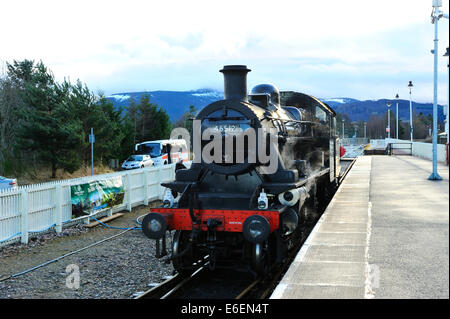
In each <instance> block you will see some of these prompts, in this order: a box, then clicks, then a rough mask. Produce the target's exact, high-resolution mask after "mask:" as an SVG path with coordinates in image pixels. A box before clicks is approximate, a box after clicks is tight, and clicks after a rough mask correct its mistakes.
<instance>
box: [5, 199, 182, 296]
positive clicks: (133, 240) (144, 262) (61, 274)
mask: <svg viewBox="0 0 450 319" xmlns="http://www.w3.org/2000/svg"><path fill="white" fill-rule="evenodd" d="M156 204H158V203H152V204H151V205H150V206H139V207H135V208H133V210H132V211H131V212H126V213H125V215H124V216H122V217H119V218H117V219H115V220H113V221H111V222H109V223H108V224H109V225H111V226H117V227H135V226H136V223H135V220H136V218H137V217H138V216H140V215H143V214H145V213H147V212H148V209H149V207H151V206H156ZM122 231H123V230H113V229H109V228H106V227H104V226H97V227H94V228H92V229H86V228H84V227H81V226H76V227H72V228H71V229H67V230H65V231H64V232H63V233H62V234H60V235H55V234H47V235H43V236H41V237H39V238H38V239H37V240H35V241H34V242H32V243H31V244H28V245H21V244H15V245H11V246H9V247H4V248H3V249H1V250H0V278H3V277H5V276H9V275H12V274H15V273H18V272H21V271H24V270H26V269H28V268H31V267H34V266H37V265H39V264H41V263H43V262H46V261H48V260H51V259H54V258H56V257H59V256H61V255H64V254H67V253H69V252H71V251H74V250H77V249H80V248H83V247H85V246H88V245H89V244H92V243H94V242H97V241H100V240H102V239H104V238H107V237H110V236H113V235H115V234H118V233H120V232H122ZM170 245H171V240H170V239H169V237H168V240H167V247H168V250H169V251H170ZM154 256H155V242H154V241H153V240H150V239H148V238H147V237H145V236H144V234H143V233H142V231H140V230H130V231H128V232H126V233H124V234H123V235H121V236H118V237H116V238H113V239H111V240H108V241H105V242H103V243H101V244H99V245H97V246H94V247H91V248H88V249H86V250H83V251H81V252H79V253H77V254H74V255H71V256H68V257H66V258H64V259H62V260H59V261H58V262H55V263H52V264H49V265H47V266H45V267H42V268H39V269H37V270H35V271H32V272H29V273H27V274H24V275H22V276H19V277H16V278H12V279H9V280H6V281H3V282H0V298H37V299H39V298H45V299H47V298H48V299H50V298H52V299H53V298H56V299H67V298H99V299H111V298H114V299H117V298H121V299H123V298H126V299H128V298H133V295H134V294H135V293H136V292H138V291H145V290H147V289H149V287H148V285H149V284H152V283H158V282H161V281H163V280H164V279H163V277H164V276H167V275H172V274H173V272H174V270H173V267H172V265H171V264H170V263H165V262H164V261H163V260H161V259H156V258H155V257H154ZM163 259H164V258H163ZM71 264H75V265H77V266H78V267H79V271H80V287H79V288H78V289H73V288H68V287H67V286H66V279H67V278H68V276H69V275H70V273H72V272H71V271H70V273H69V272H66V267H67V266H68V265H71Z"/></svg>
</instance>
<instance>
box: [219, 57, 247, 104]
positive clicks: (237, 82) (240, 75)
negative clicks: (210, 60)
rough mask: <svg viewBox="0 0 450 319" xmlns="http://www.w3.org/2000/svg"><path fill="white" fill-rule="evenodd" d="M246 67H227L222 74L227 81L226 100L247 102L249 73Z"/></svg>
mask: <svg viewBox="0 0 450 319" xmlns="http://www.w3.org/2000/svg"><path fill="white" fill-rule="evenodd" d="M250 71H251V70H250V69H247V66H246V65H225V66H224V67H223V69H222V70H220V72H222V73H223V77H224V81H225V92H224V93H225V99H236V100H240V101H244V102H247V101H248V100H247V73H248V72H250Z"/></svg>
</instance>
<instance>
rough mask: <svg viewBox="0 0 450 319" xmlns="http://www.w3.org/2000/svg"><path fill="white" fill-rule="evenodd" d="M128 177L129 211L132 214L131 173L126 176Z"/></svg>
mask: <svg viewBox="0 0 450 319" xmlns="http://www.w3.org/2000/svg"><path fill="white" fill-rule="evenodd" d="M125 176H126V177H127V193H128V198H127V210H128V211H129V212H131V183H130V173H127V174H126V175H125Z"/></svg>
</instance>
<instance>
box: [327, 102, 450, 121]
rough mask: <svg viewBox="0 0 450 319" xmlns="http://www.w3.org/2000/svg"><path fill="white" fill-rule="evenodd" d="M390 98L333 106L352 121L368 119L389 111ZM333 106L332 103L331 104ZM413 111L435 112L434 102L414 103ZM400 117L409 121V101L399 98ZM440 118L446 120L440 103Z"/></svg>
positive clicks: (393, 108) (418, 112) (393, 104)
mask: <svg viewBox="0 0 450 319" xmlns="http://www.w3.org/2000/svg"><path fill="white" fill-rule="evenodd" d="M387 101H388V100H386V99H381V100H368V101H358V100H354V101H352V102H349V103H342V104H338V105H335V106H334V107H333V108H334V110H335V111H336V112H338V113H343V114H344V113H345V114H347V115H348V116H349V117H350V118H351V119H352V121H367V120H368V119H369V118H370V116H371V115H372V114H376V115H378V116H382V115H383V114H384V113H386V111H387V106H386V103H387ZM390 101H391V109H392V111H393V112H394V113H395V112H396V102H395V101H392V100H390ZM330 106H331V105H330ZM412 107H413V113H414V112H415V113H416V114H420V113H422V114H424V115H428V114H433V104H432V103H416V102H413V103H412ZM398 110H399V117H400V119H401V120H405V121H409V101H407V100H399V101H398ZM438 118H439V120H440V121H441V122H443V121H444V119H445V116H444V111H443V106H442V105H438Z"/></svg>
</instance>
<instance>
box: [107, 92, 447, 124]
mask: <svg viewBox="0 0 450 319" xmlns="http://www.w3.org/2000/svg"><path fill="white" fill-rule="evenodd" d="M145 94H148V95H149V96H150V102H152V103H155V104H158V105H159V106H161V107H163V108H164V109H165V110H166V112H167V113H168V114H169V116H170V120H171V121H172V122H175V121H177V120H178V119H180V118H181V116H182V115H183V114H184V113H185V112H186V111H188V109H189V106H190V105H194V106H195V107H196V108H197V109H199V110H200V109H202V108H203V107H205V106H206V105H208V104H210V103H212V102H214V101H218V100H221V99H223V92H219V91H215V90H211V89H199V90H194V91H184V92H179V91H150V92H129V93H117V94H112V95H110V96H108V99H109V100H111V101H112V102H113V104H114V105H115V106H116V107H118V106H119V105H120V106H124V107H126V106H128V104H129V102H130V98H133V99H134V101H135V102H136V103H139V101H140V99H141V97H142V96H143V95H145ZM321 100H322V101H324V102H325V103H327V104H328V105H329V106H331V107H332V108H333V109H334V110H335V111H336V112H338V113H346V114H347V115H348V116H349V117H350V118H351V120H352V121H367V120H368V119H369V117H370V116H371V115H372V114H376V115H378V116H381V115H382V114H384V113H385V112H386V109H387V106H386V102H387V100H386V99H381V100H367V101H360V100H356V99H352V98H347V97H343V98H331V99H321ZM391 103H392V106H391V108H392V110H393V111H394V112H395V101H392V100H391ZM413 111H414V112H416V113H417V114H419V113H423V114H424V115H428V114H432V112H433V104H432V103H416V102H413ZM399 113H400V119H402V120H406V121H409V101H408V100H399ZM438 117H439V120H440V121H441V122H443V121H444V118H445V117H444V113H443V107H442V105H439V106H438Z"/></svg>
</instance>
